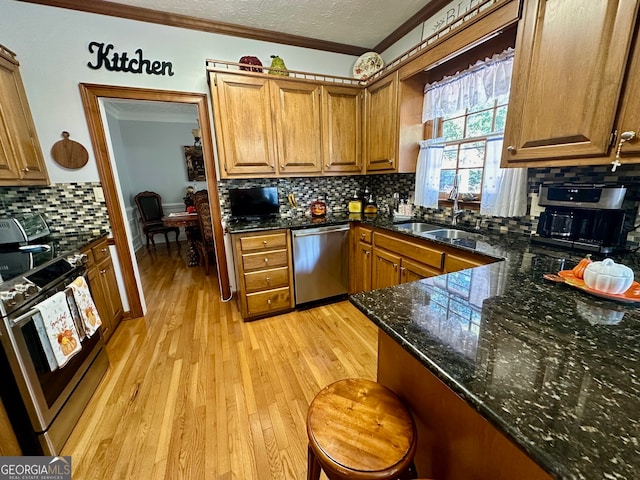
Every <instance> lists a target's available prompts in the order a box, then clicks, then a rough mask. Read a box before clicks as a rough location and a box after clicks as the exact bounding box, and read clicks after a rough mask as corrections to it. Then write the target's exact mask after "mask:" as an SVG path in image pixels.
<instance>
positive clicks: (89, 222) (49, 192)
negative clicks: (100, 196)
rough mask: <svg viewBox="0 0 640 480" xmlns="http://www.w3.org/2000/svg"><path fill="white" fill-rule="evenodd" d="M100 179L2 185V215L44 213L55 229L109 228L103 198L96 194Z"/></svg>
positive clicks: (0, 207)
mask: <svg viewBox="0 0 640 480" xmlns="http://www.w3.org/2000/svg"><path fill="white" fill-rule="evenodd" d="M99 187H100V183H99V182H89V183H59V184H56V185H50V186H45V187H40V186H37V187H36V186H33V187H28V186H25V187H0V216H2V217H7V216H20V215H28V214H31V213H42V214H44V215H45V218H46V219H47V222H48V223H49V228H51V230H52V231H56V232H63V231H69V230H74V231H77V230H83V231H85V230H88V231H99V230H105V229H108V228H109V215H108V214H107V205H106V204H105V202H104V201H98V200H96V198H95V195H94V192H93V189H94V188H99Z"/></svg>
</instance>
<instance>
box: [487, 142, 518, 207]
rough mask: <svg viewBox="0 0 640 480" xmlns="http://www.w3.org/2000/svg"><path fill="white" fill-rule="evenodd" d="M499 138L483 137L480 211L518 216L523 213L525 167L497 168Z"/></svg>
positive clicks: (500, 147)
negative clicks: (484, 157)
mask: <svg viewBox="0 0 640 480" xmlns="http://www.w3.org/2000/svg"><path fill="white" fill-rule="evenodd" d="M502 141H503V137H493V138H489V139H487V147H486V160H485V164H484V177H483V181H482V182H483V183H482V202H481V203H480V214H482V215H492V216H494V217H521V216H523V215H525V214H526V213H527V169H526V168H500V156H501V154H502Z"/></svg>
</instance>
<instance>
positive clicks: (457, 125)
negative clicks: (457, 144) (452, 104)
mask: <svg viewBox="0 0 640 480" xmlns="http://www.w3.org/2000/svg"><path fill="white" fill-rule="evenodd" d="M463 135H464V117H458V118H453V119H451V120H445V121H444V122H442V136H443V137H444V139H445V141H447V142H449V141H452V140H460V139H462V138H463Z"/></svg>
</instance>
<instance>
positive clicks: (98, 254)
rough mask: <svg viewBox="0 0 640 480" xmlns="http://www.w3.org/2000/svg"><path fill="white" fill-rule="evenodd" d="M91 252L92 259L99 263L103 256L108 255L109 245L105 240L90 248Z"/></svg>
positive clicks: (107, 256)
mask: <svg viewBox="0 0 640 480" xmlns="http://www.w3.org/2000/svg"><path fill="white" fill-rule="evenodd" d="M91 252H92V253H93V259H94V261H95V262H96V263H100V262H101V261H102V260H104V259H105V258H109V257H110V254H109V245H107V243H106V242H105V243H101V244H99V245H96V246H95V247H93V248H92V249H91Z"/></svg>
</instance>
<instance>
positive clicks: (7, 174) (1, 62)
mask: <svg viewBox="0 0 640 480" xmlns="http://www.w3.org/2000/svg"><path fill="white" fill-rule="evenodd" d="M19 65H20V64H19V63H18V61H17V60H16V58H15V54H14V53H13V52H11V51H10V50H8V49H6V48H5V47H3V46H2V45H0V185H47V184H48V183H49V177H48V176H47V169H46V167H45V162H44V157H43V156H42V150H41V148H40V142H39V141H38V137H37V135H36V128H35V125H34V124H33V118H32V116H31V110H30V109H29V104H28V102H27V95H26V93H25V90H24V86H23V84H22V78H21V77H20V70H19Z"/></svg>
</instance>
